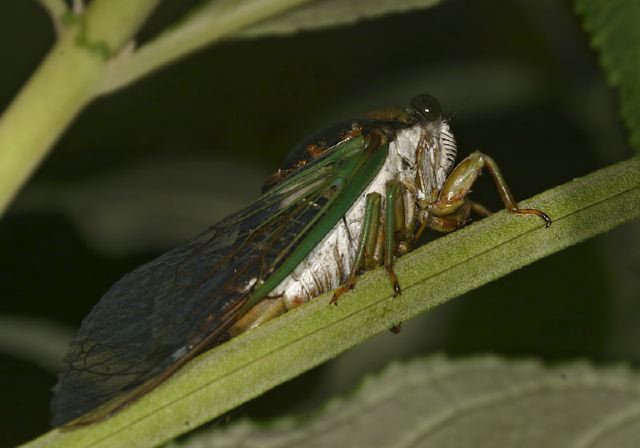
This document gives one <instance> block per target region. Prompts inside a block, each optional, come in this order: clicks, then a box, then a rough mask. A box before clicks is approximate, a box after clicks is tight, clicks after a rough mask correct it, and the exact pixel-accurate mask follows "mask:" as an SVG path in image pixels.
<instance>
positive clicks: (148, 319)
mask: <svg viewBox="0 0 640 448" xmlns="http://www.w3.org/2000/svg"><path fill="white" fill-rule="evenodd" d="M383 143H384V142H382V139H381V138H380V137H379V136H377V137H376V138H372V137H371V136H367V137H364V136H358V137H355V138H353V139H351V140H349V141H347V142H344V143H342V144H341V145H338V146H337V147H336V149H335V150H334V151H332V152H330V153H328V154H327V155H326V156H325V157H323V158H322V159H319V160H317V161H315V162H314V163H313V164H310V165H309V166H308V167H307V168H306V169H304V170H302V171H301V172H299V173H297V174H294V175H292V176H291V177H290V178H287V179H286V180H285V181H283V182H282V183H281V184H279V185H277V186H275V187H274V188H272V189H271V190H269V192H268V193H266V194H265V195H263V196H262V197H261V198H260V199H259V200H258V201H256V202H255V203H253V204H252V205H250V206H248V207H247V208H245V209H244V210H241V211H240V212H238V213H236V214H235V215H232V216H230V217H228V218H226V219H225V220H223V221H222V222H220V223H218V224H217V225H215V226H213V227H211V228H209V229H208V230H206V231H205V232H203V233H201V234H200V235H198V236H196V237H195V238H193V239H192V240H190V241H188V242H186V243H185V244H183V245H182V246H180V247H177V248H176V249H174V250H172V251H170V252H168V253H166V254H164V255H162V256H160V257H159V258H157V259H155V260H153V261H151V262H149V263H146V264H144V265H142V266H140V267H139V268H137V269H136V270H134V271H133V272H131V273H129V274H127V275H125V276H124V277H123V278H122V279H121V280H120V281H118V282H117V283H116V284H114V285H113V286H112V287H111V289H110V290H109V291H108V292H107V293H106V294H105V295H104V296H103V297H102V299H101V300H100V302H99V303H98V304H97V305H96V306H95V307H94V308H93V310H92V311H91V312H90V313H89V315H88V316H87V317H86V318H85V319H84V321H83V322H82V326H81V328H80V330H79V332H78V335H77V336H76V338H75V339H74V341H73V342H72V343H71V346H70V349H69V353H68V354H67V356H66V357H65V360H64V362H65V363H66V371H65V372H64V373H63V374H62V375H61V376H60V378H59V383H58V385H57V386H56V388H55V396H54V398H53V402H52V408H53V419H52V424H53V425H54V426H59V425H63V424H65V423H67V422H70V421H71V420H74V419H76V418H78V417H80V416H82V415H83V414H85V413H87V412H89V411H92V410H94V409H95V408H97V407H99V406H101V405H103V404H104V403H107V402H110V401H112V400H113V401H118V400H114V399H115V398H116V397H118V396H121V395H122V394H129V395H131V396H132V397H133V398H131V399H135V398H137V395H136V393H137V391H138V389H140V388H141V387H140V386H141V385H143V384H149V383H150V382H151V383H153V382H154V381H156V380H157V379H158V378H163V376H166V374H167V372H169V373H171V372H173V371H174V370H175V367H176V366H179V365H182V364H184V362H186V361H187V360H189V359H191V358H192V357H193V356H195V355H196V354H197V353H198V352H201V351H203V350H205V349H207V348H209V347H212V346H214V345H216V344H218V343H220V342H221V341H223V340H225V339H226V338H227V337H228V336H227V334H226V332H227V330H228V329H229V327H230V326H231V325H233V323H234V322H235V321H236V320H237V319H238V318H239V317H240V316H241V315H242V314H243V313H244V312H245V311H246V310H247V309H248V308H249V307H250V306H252V305H253V304H255V303H257V302H258V301H259V300H260V299H261V298H263V297H264V296H265V295H266V294H268V293H269V291H270V290H272V289H273V288H274V287H275V286H277V283H279V282H280V281H281V280H282V279H283V278H284V277H285V276H286V275H288V273H289V272H290V271H291V270H292V269H293V267H292V259H291V257H293V258H294V259H297V260H301V259H302V258H304V256H305V255H306V254H307V253H308V252H309V251H310V250H311V248H312V247H313V245H314V244H317V242H319V241H320V238H321V237H322V235H319V236H318V235H316V234H317V233H318V232H313V229H314V227H315V226H318V225H319V224H322V225H323V228H324V226H326V225H327V224H330V221H332V222H333V223H334V224H335V222H337V221H338V219H340V216H342V215H343V214H344V213H345V212H346V210H347V208H348V207H349V206H350V204H351V203H352V202H353V200H354V199H355V198H356V197H357V195H356V196H354V192H355V191H357V190H358V189H362V188H364V186H366V184H368V182H370V180H371V178H372V176H373V175H374V174H375V172H376V169H377V168H376V166H374V165H376V164H377V167H379V165H380V164H381V163H382V161H383V160H384V157H386V148H387V146H386V144H383ZM372 168H373V169H372ZM348 196H353V198H352V199H349V197H348ZM294 261H295V260H294ZM156 382H159V381H156ZM132 391H133V392H132ZM142 393H144V392H142ZM129 401H130V400H129ZM124 404H126V403H124ZM124 404H123V405H124ZM119 407H121V406H119ZM117 408H118V407H115V408H114V410H115V409H117ZM100 418H102V417H100ZM90 421H91V420H89V422H90Z"/></svg>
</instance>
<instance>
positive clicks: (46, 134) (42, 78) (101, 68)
mask: <svg viewBox="0 0 640 448" xmlns="http://www.w3.org/2000/svg"><path fill="white" fill-rule="evenodd" d="M157 3H158V0H136V1H131V0H95V1H93V2H92V3H91V6H90V7H89V9H88V10H87V13H86V15H81V16H75V20H76V23H74V24H71V25H69V26H68V27H67V29H66V30H65V31H64V32H63V34H62V36H61V37H60V39H59V41H58V42H57V43H56V44H55V45H54V46H53V48H52V49H51V51H50V52H49V54H48V55H47V57H46V58H45V60H44V61H43V62H42V64H41V65H40V67H39V68H38V69H37V70H36V72H35V73H34V74H33V76H32V77H31V79H30V80H29V81H28V82H27V84H26V85H25V86H24V88H23V89H22V90H21V92H20V93H19V94H18V96H17V97H16V98H15V99H14V100H13V102H12V103H11V104H10V105H9V107H8V108H7V109H6V110H5V111H4V113H3V115H2V117H1V118H0V213H2V212H3V211H4V210H5V209H6V207H7V205H8V204H9V202H10V201H11V200H12V199H13V197H14V196H15V194H16V193H17V191H18V190H19V188H20V187H21V186H22V185H23V184H24V182H25V181H26V180H27V178H28V177H29V176H30V175H31V173H32V172H33V170H34V169H35V168H36V167H37V166H38V164H39V163H40V162H41V161H42V159H43V158H44V156H45V155H46V153H47V151H48V150H49V148H51V146H52V145H53V144H54V143H55V141H56V140H57V139H58V137H59V136H60V135H61V134H62V132H63V131H64V130H65V129H66V127H67V126H68V125H69V124H70V123H71V122H72V120H73V119H74V118H75V116H76V115H77V114H78V112H80V111H81V110H82V109H83V108H84V107H85V106H86V105H87V104H88V103H89V102H90V101H91V100H92V99H93V98H94V97H95V95H96V92H97V89H98V87H99V85H100V82H101V80H102V78H103V75H104V72H105V67H106V64H107V59H106V58H105V56H108V55H106V54H105V50H108V51H109V52H110V54H115V53H117V52H118V51H119V50H120V49H121V48H122V47H123V46H124V45H125V44H126V43H127V42H128V41H129V39H130V38H131V36H132V35H133V33H135V31H136V30H137V29H138V28H139V27H140V25H141V24H142V23H143V22H144V20H145V19H146V18H147V16H148V15H149V13H150V12H151V11H152V10H153V8H154V7H155V6H156V4H157Z"/></svg>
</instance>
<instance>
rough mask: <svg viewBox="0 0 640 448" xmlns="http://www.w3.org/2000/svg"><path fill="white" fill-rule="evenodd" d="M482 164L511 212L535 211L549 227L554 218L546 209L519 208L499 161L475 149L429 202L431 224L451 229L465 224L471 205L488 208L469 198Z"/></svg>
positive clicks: (530, 212)
mask: <svg viewBox="0 0 640 448" xmlns="http://www.w3.org/2000/svg"><path fill="white" fill-rule="evenodd" d="M483 168H487V170H489V173H490V174H491V177H492V178H493V180H494V182H495V184H496V187H497V189H498V193H500V197H501V198H502V202H503V203H504V205H505V207H506V209H507V210H508V211H509V212H510V213H515V214H518V215H536V216H538V217H540V218H541V219H543V220H544V221H545V223H546V226H547V227H549V226H550V225H551V218H549V216H548V215H547V214H546V213H544V212H543V211H540V210H536V209H532V208H519V207H518V203H517V202H516V200H515V199H514V197H513V195H512V194H511V191H509V187H508V186H507V183H506V181H505V179H504V177H503V176H502V173H501V172H500V169H499V168H498V165H497V164H496V162H495V161H494V160H493V159H492V158H491V157H489V156H487V155H486V154H483V153H481V152H479V151H476V152H474V153H473V154H471V155H470V156H469V157H467V158H466V159H464V160H463V161H462V162H460V163H459V164H458V166H456V167H455V168H454V170H453V171H452V172H451V174H450V175H449V177H448V178H447V180H446V181H445V183H444V185H443V186H442V189H441V190H440V193H439V195H438V198H437V200H436V201H435V202H432V203H431V204H430V205H429V207H428V210H429V213H430V215H431V216H430V218H429V222H428V225H429V227H431V228H434V229H436V230H439V231H444V232H448V231H451V230H455V229H456V228H458V227H460V226H461V225H463V224H464V223H465V222H466V220H467V219H468V217H469V213H470V211H471V209H472V208H473V209H474V211H477V212H480V213H487V212H488V210H487V209H485V208H484V207H481V206H479V205H477V204H475V206H474V204H473V203H471V202H470V201H469V200H467V199H466V196H467V195H468V194H469V191H470V189H471V186H472V185H473V183H474V182H475V181H476V179H477V178H478V176H479V175H480V172H481V171H482V169H483Z"/></svg>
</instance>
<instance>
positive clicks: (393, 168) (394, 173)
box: [269, 119, 456, 309]
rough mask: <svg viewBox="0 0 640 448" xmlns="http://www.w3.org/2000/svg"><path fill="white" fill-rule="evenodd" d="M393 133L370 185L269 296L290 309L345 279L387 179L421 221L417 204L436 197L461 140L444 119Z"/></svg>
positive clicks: (412, 215) (408, 210) (412, 217)
mask: <svg viewBox="0 0 640 448" xmlns="http://www.w3.org/2000/svg"><path fill="white" fill-rule="evenodd" d="M393 133H394V138H392V139H391V141H390V144H389V151H388V156H387V158H386V160H385V162H384V164H383V166H382V168H381V169H380V171H379V172H378V174H377V175H376V176H375V177H374V179H373V180H372V181H371V183H370V184H369V186H368V187H367V188H366V189H365V190H364V191H363V192H362V193H361V194H360V196H359V197H358V198H357V199H356V201H355V202H354V203H353V205H352V206H351V208H350V209H349V210H348V212H347V213H346V214H345V216H344V217H343V218H342V219H341V220H340V221H339V222H338V223H337V224H336V225H335V226H334V228H333V229H332V230H331V231H330V232H329V233H328V234H327V235H326V236H325V237H324V239H323V240H322V241H321V242H320V244H318V245H317V246H316V247H315V248H314V249H313V250H312V251H311V252H310V253H309V254H308V255H307V257H306V258H305V259H304V260H303V261H302V262H301V263H300V264H299V265H298V266H297V267H296V268H295V269H294V270H293V272H291V274H289V275H288V276H287V277H286V278H285V279H284V280H283V281H282V282H281V283H280V284H279V285H278V286H277V287H276V288H275V289H274V290H273V291H272V292H271V293H270V294H269V297H280V298H282V299H283V301H284V304H285V306H286V307H287V309H291V308H294V307H296V306H298V305H300V304H302V303H304V302H306V301H308V300H311V299H312V298H314V297H316V296H318V295H320V294H322V293H324V292H327V291H330V290H332V289H335V288H337V287H338V286H339V285H341V284H344V283H345V281H346V280H347V277H348V276H349V273H350V272H351V271H352V268H353V265H354V262H355V258H356V253H357V247H358V242H359V239H360V236H361V231H362V226H363V222H364V212H365V201H366V196H367V194H369V193H373V192H376V193H379V194H381V196H382V198H383V199H382V200H383V201H384V193H385V188H386V185H387V183H388V182H390V181H399V182H400V184H401V186H402V193H403V199H404V203H405V207H404V208H405V213H406V214H407V215H408V216H406V218H405V219H407V220H410V222H417V219H416V218H417V215H418V214H420V213H422V214H426V213H428V211H427V210H426V209H424V207H423V208H422V209H420V207H419V206H418V205H417V204H418V203H419V202H420V203H422V204H424V203H425V201H428V200H429V198H431V197H433V193H434V192H437V191H438V190H439V189H440V187H441V186H442V184H443V183H444V181H445V179H446V177H447V174H448V173H449V171H450V170H451V168H452V167H453V163H454V161H455V156H456V146H455V140H454V138H453V135H452V133H451V131H450V130H449V125H448V123H447V122H446V120H444V119H443V120H440V121H438V122H436V123H434V122H430V123H424V122H418V123H414V124H412V125H410V126H409V127H405V128H400V129H396V130H394V131H393ZM382 210H384V204H383V205H382ZM423 218H424V216H423ZM383 219H384V218H383Z"/></svg>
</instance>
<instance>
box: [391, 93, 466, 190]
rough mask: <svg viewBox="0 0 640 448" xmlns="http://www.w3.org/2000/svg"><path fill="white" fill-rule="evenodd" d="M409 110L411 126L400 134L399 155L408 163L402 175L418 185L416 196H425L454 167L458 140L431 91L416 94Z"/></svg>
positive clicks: (436, 187)
mask: <svg viewBox="0 0 640 448" xmlns="http://www.w3.org/2000/svg"><path fill="white" fill-rule="evenodd" d="M406 114H407V116H408V117H409V119H408V120H407V124H408V125H409V126H407V127H406V128H404V129H402V130H400V131H399V132H397V134H396V135H397V138H396V143H397V151H398V155H399V156H400V158H401V160H402V161H403V163H405V169H403V170H401V171H402V175H401V177H402V180H403V181H405V182H408V183H410V184H413V185H414V187H415V189H416V191H415V194H416V199H418V200H425V199H428V198H430V197H432V194H433V191H434V190H439V189H440V188H441V187H442V185H443V184H444V181H445V179H446V178H447V175H448V174H449V172H450V171H451V169H452V168H453V165H454V163H455V159H456V141H455V138H454V137H453V134H452V133H451V129H450V128H449V122H448V120H447V119H446V118H444V117H443V116H442V108H441V107H440V103H439V102H438V100H437V99H435V98H434V97H432V96H431V95H427V94H424V93H423V94H420V95H417V96H415V97H414V98H413V99H412V100H411V102H410V103H409V107H408V108H407V109H406ZM406 168H409V169H406Z"/></svg>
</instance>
